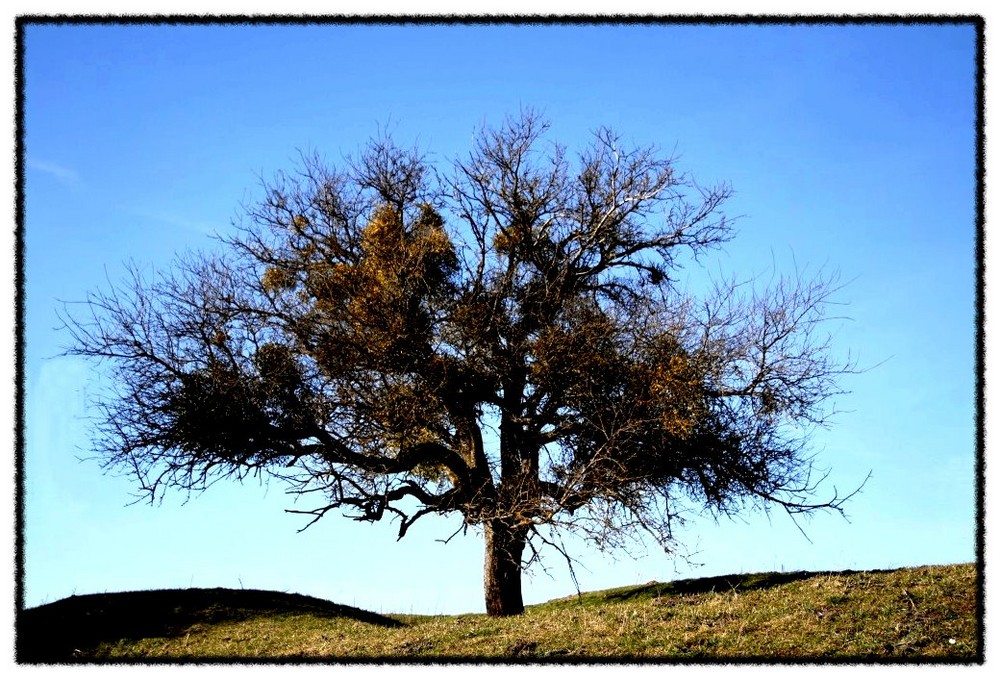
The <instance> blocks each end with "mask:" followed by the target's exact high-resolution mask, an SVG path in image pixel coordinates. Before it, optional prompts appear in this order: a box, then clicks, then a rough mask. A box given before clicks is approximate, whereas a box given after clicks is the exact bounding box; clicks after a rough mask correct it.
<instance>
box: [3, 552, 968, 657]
mask: <svg viewBox="0 0 1000 680" xmlns="http://www.w3.org/2000/svg"><path fill="white" fill-rule="evenodd" d="M978 587H979V579H978V575H977V570H976V567H975V565H973V564H960V565H950V566H928V567H915V568H907V569H896V570H891V571H863V572H855V571H841V572H782V573H763V574H738V575H729V576H719V577H712V578H701V579H689V580H679V581H673V582H670V583H659V582H654V583H648V584H644V585H635V586H628V587H622V588H614V589H611V590H603V591H597V592H590V593H583V594H581V595H573V596H570V597H565V598H560V599H558V600H552V601H550V602H547V603H544V604H539V605H534V606H529V607H528V608H527V611H526V613H525V614H524V615H523V616H519V617H512V618H490V617H487V616H485V615H483V614H465V615H461V616H417V615H382V614H376V613H373V612H369V611H365V610H363V609H358V608H355V607H348V606H344V605H340V604H335V603H333V602H328V601H325V600H321V599H318V598H313V597H308V596H304V595H295V594H288V593H277V592H269V591H259V590H229V589H222V588H216V589H186V590H156V591H141V592H126V593H104V594H95V595H83V596H75V597H70V598H66V599H64V600H59V601H58V602H53V603H50V604H46V605H43V606H40V607H34V608H31V609H27V610H25V611H23V612H21V614H20V616H19V617H18V628H17V634H18V638H17V652H18V660H19V661H21V662H29V663H30V662H43V663H53V662H55V663H60V662H87V661H97V662H123V661H125V662H127V661H141V662H150V661H197V662H203V661H243V662H252V661H260V660H275V661H277V660H283V661H288V660H295V661H341V662H344V661H364V662H371V661H393V662H399V661H407V660H424V661H445V660H486V661H490V660H492V661H498V662H499V661H504V662H507V661H510V660H531V661H545V660H548V661H576V660H658V661H667V662H670V661H683V660H692V659H694V660H700V661H712V660H718V661H726V662H729V661H740V660H747V661H754V660H841V661H859V660H860V661H873V660H877V661H908V660H929V659H933V660H937V661H953V662H965V663H972V662H977V661H978V662H981V661H982V625H981V619H980V615H979V596H978Z"/></svg>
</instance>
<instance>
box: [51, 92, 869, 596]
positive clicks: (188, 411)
mask: <svg viewBox="0 0 1000 680" xmlns="http://www.w3.org/2000/svg"><path fill="white" fill-rule="evenodd" d="M546 129H547V125H546V123H545V122H544V121H543V120H541V119H540V118H539V117H538V116H537V115H535V114H534V113H531V112H524V113H522V114H521V115H520V116H518V117H513V118H508V119H507V120H506V121H505V122H504V123H503V124H502V125H501V126H499V127H498V128H483V129H481V130H480V131H479V133H478V135H477V136H476V138H475V141H474V144H473V148H472V150H471V152H470V153H469V155H468V157H467V158H465V159H464V160H459V161H456V162H455V163H454V165H453V167H451V168H450V169H449V170H448V172H447V174H441V175H439V174H437V173H435V172H434V168H432V167H431V166H430V165H429V164H428V163H427V162H426V160H425V158H424V157H423V156H421V155H420V153H419V152H417V151H415V150H410V149H404V148H402V147H399V146H397V145H395V144H394V143H393V142H392V141H391V140H390V139H388V138H386V137H385V136H381V137H378V138H376V139H374V140H373V141H372V142H371V143H370V144H369V145H368V146H367V147H366V148H365V149H364V150H363V151H362V152H361V153H360V155H359V156H358V157H356V158H354V159H350V158H348V159H346V161H345V162H344V163H343V164H342V165H341V167H339V168H331V167H330V166H328V165H326V164H325V163H324V162H323V161H322V160H320V159H319V158H317V157H315V156H311V157H304V158H303V161H302V164H301V167H300V168H299V169H298V170H297V172H296V174H292V175H288V174H281V173H279V174H278V175H277V176H276V178H275V179H274V180H272V181H269V182H264V183H263V189H264V193H263V198H261V199H260V200H259V202H256V203H253V204H251V205H249V206H247V207H246V208H245V215H244V217H243V219H242V221H241V222H240V223H239V224H237V225H236V227H237V228H236V229H235V230H234V232H233V233H234V235H232V236H229V237H225V238H223V239H222V241H223V243H224V244H225V246H226V247H225V248H224V249H223V250H222V253H221V254H216V255H204V254H202V255H188V256H186V257H183V258H180V259H179V260H178V261H177V265H176V267H174V268H173V269H172V270H170V271H168V272H164V273H160V274H158V275H153V276H147V275H144V274H143V273H142V272H141V271H140V270H139V269H138V268H133V269H132V270H131V272H132V276H131V278H130V279H129V280H128V281H126V282H125V283H122V284H120V285H113V286H111V287H109V288H108V289H106V290H103V291H97V292H93V293H90V294H89V295H88V297H87V299H86V302H85V303H84V305H83V307H82V309H83V310H84V311H85V313H83V314H77V313H75V312H70V313H68V314H67V316H66V320H67V326H68V327H69V329H70V331H71V333H72V336H73V344H72V347H71V349H70V350H69V351H70V352H71V353H74V354H76V355H82V356H86V357H92V358H94V359H97V360H99V362H103V363H106V364H107V365H108V366H109V367H110V376H111V378H112V384H113V385H114V387H113V388H112V391H111V392H110V393H108V394H105V395H104V396H103V397H102V398H101V399H100V402H99V408H100V415H101V417H100V421H99V422H100V425H99V426H98V428H97V430H96V433H97V434H96V437H95V441H96V448H97V451H99V453H100V455H101V457H102V459H103V463H104V465H105V466H107V467H108V468H116V469H117V468H123V469H125V470H127V471H128V472H130V473H131V474H134V476H135V477H136V479H137V480H138V482H139V485H140V487H141V490H142V492H143V493H144V494H147V495H148V497H149V499H150V500H153V499H155V498H158V497H159V495H160V493H161V492H162V491H163V490H164V489H165V488H169V487H178V488H180V489H184V490H188V491H192V490H194V491H198V490H202V489H204V488H206V487H207V486H208V485H209V484H211V483H212V482H214V481H216V480H218V479H222V478H236V479H240V480H242V479H244V478H246V477H248V476H268V475H269V476H272V477H276V478H280V479H282V480H285V481H286V482H287V483H288V488H289V491H290V492H291V493H294V494H303V495H307V494H308V495H310V496H311V497H314V498H315V497H320V498H322V501H318V502H316V503H314V504H313V506H312V507H311V509H309V510H308V511H303V510H298V511H297V512H307V513H308V514H309V515H312V519H311V520H310V521H309V524H312V522H315V521H316V520H318V519H319V518H321V517H323V516H324V515H325V514H327V513H328V512H330V511H332V510H341V511H343V512H345V513H346V514H349V515H351V516H353V517H354V519H357V520H363V521H370V522H375V521H379V520H383V519H386V518H395V520H397V521H398V525H399V527H398V530H399V537H400V538H402V537H403V536H404V535H405V534H406V532H407V530H408V529H409V528H410V527H411V526H412V525H413V523H414V522H415V521H417V520H418V519H420V518H421V517H424V516H427V515H430V514H439V515H446V514H452V513H454V514H455V515H458V516H460V517H461V518H462V522H463V526H466V527H477V528H480V529H481V530H482V532H483V534H484V537H485V544H486V559H485V598H486V609H487V612H488V613H489V614H492V615H511V614H518V613H520V612H521V611H522V610H523V603H522V597H521V573H522V568H523V567H524V566H525V565H526V564H528V563H530V562H532V561H533V560H534V559H535V558H536V557H537V556H538V555H539V551H540V550H541V549H542V548H544V547H546V546H549V547H551V548H555V549H557V550H560V551H562V549H561V545H560V544H559V543H558V542H557V540H556V539H557V537H558V535H559V532H561V531H569V532H576V533H579V534H581V535H583V536H585V537H587V538H589V539H591V540H592V541H593V542H594V543H595V544H596V545H597V546H598V547H600V548H602V549H611V548H615V547H620V546H621V545H623V544H624V543H625V542H626V541H627V540H630V539H631V538H632V537H634V536H635V535H636V534H637V533H644V534H648V535H651V536H652V537H653V538H654V539H655V540H656V541H658V542H659V543H660V544H662V545H663V546H664V547H665V548H667V549H671V548H672V547H673V546H674V545H675V540H676V539H675V524H676V523H677V522H679V521H681V520H683V518H684V517H685V516H686V513H689V512H691V511H708V512H713V513H722V514H731V513H738V512H740V511H742V510H743V509H744V508H746V507H747V506H748V505H753V504H757V505H761V506H763V507H765V508H768V507H775V506H777V507H780V508H783V509H784V510H786V511H788V512H789V513H791V514H793V515H794V514H798V513H808V512H811V511H814V510H817V509H820V508H827V509H834V510H838V511H839V510H840V509H841V506H842V504H843V502H844V501H845V500H846V498H847V497H841V496H839V495H838V494H837V493H836V490H834V492H833V495H832V498H831V499H830V500H826V501H813V500H812V499H813V497H814V496H815V495H816V491H817V486H818V480H816V479H815V475H814V474H813V461H812V459H811V457H810V456H809V455H808V454H807V453H806V448H805V446H804V445H805V444H806V442H807V439H808V434H809V431H810V428H811V427H812V426H816V425H822V424H824V423H825V422H826V421H827V418H828V416H829V413H828V411H827V410H825V407H824V404H825V403H826V402H827V401H828V398H829V397H830V396H831V395H833V394H836V393H837V392H838V386H837V378H838V377H839V376H841V375H842V374H844V373H846V372H849V371H851V370H852V366H851V364H850V363H849V362H848V363H837V362H836V361H834V360H833V359H832V355H831V351H830V350H831V347H830V341H829V336H828V335H825V334H823V333H822V332H821V330H822V324H823V322H824V320H826V319H827V314H826V311H825V310H826V308H827V305H828V304H829V301H830V295H831V294H832V293H833V291H834V290H835V285H834V283H835V282H834V280H833V279H832V278H830V277H826V278H820V279H817V280H812V281H803V280H801V277H800V276H798V275H795V276H794V277H793V278H790V279H789V278H785V279H781V280H780V281H778V283H777V284H776V285H773V286H772V287H771V288H770V289H768V290H764V291H758V290H756V289H755V288H754V285H753V284H752V283H738V282H736V281H735V280H730V281H722V282H716V283H715V284H714V289H713V290H712V291H711V292H710V293H708V294H707V295H701V296H695V295H693V294H689V293H687V292H685V291H684V290H682V288H681V287H680V286H679V285H678V281H677V279H676V278H675V276H676V272H678V271H679V270H680V269H681V268H682V267H683V266H684V265H685V264H686V263H690V262H696V261H697V257H698V256H699V255H700V254H702V253H704V252H705V251H706V250H708V249H711V248H713V247H716V246H718V245H720V244H722V243H724V242H726V241H727V240H728V239H729V238H730V237H731V236H732V228H731V223H730V221H729V220H728V219H727V218H726V217H725V215H724V214H723V212H722V206H723V203H724V202H725V200H726V199H727V198H728V197H729V195H730V189H729V188H728V187H727V186H725V185H722V186H718V187H714V188H703V187H700V186H698V185H697V184H695V183H694V182H693V181H691V180H690V179H689V178H687V177H685V176H684V175H683V174H681V173H679V172H678V170H677V169H676V168H675V163H674V161H673V160H672V159H670V158H665V157H662V156H661V155H660V154H659V153H658V152H657V150H656V149H655V148H653V147H630V146H626V145H625V144H623V142H622V139H621V138H620V137H619V136H617V135H616V134H614V133H613V132H611V131H610V130H607V129H601V130H599V131H597V132H596V133H595V134H594V136H593V140H592V142H591V144H590V145H589V147H588V148H586V149H584V150H583V151H582V152H581V153H580V154H579V155H578V157H576V158H574V159H573V160H572V162H571V160H570V158H569V157H568V155H567V153H566V151H565V149H564V148H563V147H561V146H558V145H554V144H551V143H549V142H547V141H546V139H545V138H544V136H543V135H544V133H545V131H546ZM494 435H496V436H494ZM848 497H849V496H848ZM562 552H563V554H564V556H566V557H567V558H569V557H570V556H569V555H567V554H566V553H565V551H562Z"/></svg>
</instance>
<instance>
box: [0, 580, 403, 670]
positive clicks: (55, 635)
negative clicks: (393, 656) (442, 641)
mask: <svg viewBox="0 0 1000 680" xmlns="http://www.w3.org/2000/svg"><path fill="white" fill-rule="evenodd" d="M275 614H312V615H314V616H318V617H329V618H349V619H354V620H357V621H362V622H364V623H371V624H374V625H379V626H387V627H398V626H401V625H403V624H401V623H400V622H399V621H397V620H395V619H392V618H389V617H386V616H381V615H379V614H375V613H373V612H369V611H365V610H363V609H357V608H355V607H348V606H346V605H340V604H335V603H333V602H328V601H326V600H321V599H319V598H315V597H309V596H306V595H295V594H289V593H279V592H271V591H260V590H231V589H227V588H189V589H178V590H149V591H138V592H128V593H100V594H94V595H81V596H73V597H69V598H66V599H64V600H59V601H58V602H52V603H50V604H46V605H42V606H40V607H34V608H31V609H27V610H25V611H23V612H21V613H20V615H19V616H18V621H17V643H16V645H17V660H18V661H19V662H22V663H60V662H66V661H72V660H73V659H74V658H75V656H76V655H77V654H78V653H79V652H78V650H86V649H87V648H90V647H93V646H95V645H97V644H98V643H100V642H104V641H109V640H119V639H133V640H138V639H141V638H146V637H173V636H175V635H178V634H181V633H183V632H184V630H185V629H186V628H187V627H188V626H190V625H192V624H194V623H218V622H223V621H238V620H244V619H249V618H253V617H258V616H271V615H275Z"/></svg>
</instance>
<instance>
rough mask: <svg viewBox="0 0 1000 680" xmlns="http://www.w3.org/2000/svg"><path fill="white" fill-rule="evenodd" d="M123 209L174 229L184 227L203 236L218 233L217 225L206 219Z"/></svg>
mask: <svg viewBox="0 0 1000 680" xmlns="http://www.w3.org/2000/svg"><path fill="white" fill-rule="evenodd" d="M125 211H126V212H127V213H128V214H130V215H134V216H135V217H138V218H140V219H143V220H150V221H153V222H160V223H162V224H165V225H168V226H170V227H174V228H175V229H184V230H187V231H194V232H197V233H199V234H203V235H205V236H214V235H215V234H217V233H218V231H219V229H218V225H216V224H212V223H210V222H206V221H196V220H190V219H187V218H185V217H181V216H180V215H175V214H172V213H166V212H162V211H158V210H145V209H141V208H126V209H125Z"/></svg>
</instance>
